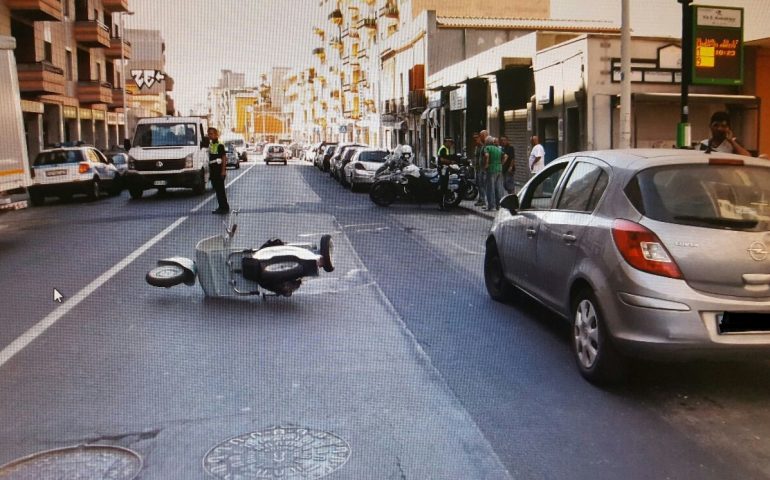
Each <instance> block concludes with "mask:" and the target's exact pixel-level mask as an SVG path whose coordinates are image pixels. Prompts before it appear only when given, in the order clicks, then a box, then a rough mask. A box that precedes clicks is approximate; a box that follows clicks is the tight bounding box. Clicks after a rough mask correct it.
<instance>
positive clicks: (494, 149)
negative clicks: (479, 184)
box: [484, 137, 508, 210]
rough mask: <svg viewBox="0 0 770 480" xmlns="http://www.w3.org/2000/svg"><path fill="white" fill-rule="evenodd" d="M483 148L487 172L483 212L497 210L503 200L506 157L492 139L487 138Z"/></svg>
mask: <svg viewBox="0 0 770 480" xmlns="http://www.w3.org/2000/svg"><path fill="white" fill-rule="evenodd" d="M485 144H486V145H485V146H484V170H485V171H486V172H487V175H486V176H487V185H486V189H485V190H486V192H485V193H486V194H487V205H486V207H484V210H499V209H500V200H501V199H502V198H503V192H504V189H503V173H502V172H503V163H504V162H505V160H506V159H507V158H508V156H507V155H505V154H504V153H503V151H502V150H500V147H498V146H497V145H495V139H494V137H487V139H486V142H485Z"/></svg>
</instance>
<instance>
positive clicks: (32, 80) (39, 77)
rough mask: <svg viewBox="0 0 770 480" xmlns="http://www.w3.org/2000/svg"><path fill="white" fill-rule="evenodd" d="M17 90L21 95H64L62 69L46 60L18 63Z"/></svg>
mask: <svg viewBox="0 0 770 480" xmlns="http://www.w3.org/2000/svg"><path fill="white" fill-rule="evenodd" d="M16 70H17V72H18V76H19V90H20V92H21V94H22V95H24V94H27V95H64V93H65V90H66V89H65V81H64V70H62V69H61V68H59V67H55V66H53V65H52V64H50V63H48V62H37V63H19V64H17V65H16Z"/></svg>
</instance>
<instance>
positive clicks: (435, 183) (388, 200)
mask: <svg viewBox="0 0 770 480" xmlns="http://www.w3.org/2000/svg"><path fill="white" fill-rule="evenodd" d="M449 168H450V175H449V186H448V188H447V191H446V193H445V194H443V195H442V193H441V175H440V174H439V171H438V170H437V169H433V168H419V167H418V166H417V165H414V164H413V163H411V162H410V161H409V158H408V157H407V158H404V157H403V156H399V155H396V154H394V155H393V156H392V158H391V159H390V160H388V161H387V162H385V164H384V165H383V166H382V167H380V168H379V169H378V170H377V173H376V174H375V179H374V183H373V184H372V187H371V189H370V190H369V198H370V199H371V200H372V201H373V202H374V203H376V204H377V205H379V206H382V207H387V206H389V205H390V204H392V203H393V202H395V201H396V200H398V199H402V200H408V201H417V202H437V203H439V202H440V203H439V204H440V205H441V206H442V207H444V208H450V207H456V206H457V205H459V204H460V202H461V201H462V200H463V198H464V195H466V192H467V190H468V189H469V188H471V183H469V180H468V179H467V178H465V176H464V175H461V174H460V172H461V167H460V166H459V165H455V164H453V165H450V167H449Z"/></svg>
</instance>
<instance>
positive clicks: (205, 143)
mask: <svg viewBox="0 0 770 480" xmlns="http://www.w3.org/2000/svg"><path fill="white" fill-rule="evenodd" d="M209 143H210V142H209V139H208V138H204V139H203V140H201V148H209Z"/></svg>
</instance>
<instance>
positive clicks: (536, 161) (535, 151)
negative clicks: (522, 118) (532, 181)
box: [529, 135, 545, 175]
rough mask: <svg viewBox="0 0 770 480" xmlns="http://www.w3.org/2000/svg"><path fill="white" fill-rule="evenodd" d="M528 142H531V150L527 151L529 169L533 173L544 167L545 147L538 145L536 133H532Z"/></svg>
mask: <svg viewBox="0 0 770 480" xmlns="http://www.w3.org/2000/svg"><path fill="white" fill-rule="evenodd" d="M529 143H530V144H532V150H530V152H529V171H530V172H532V175H534V174H536V173H537V172H539V171H540V170H542V169H543V168H544V167H545V149H544V148H543V146H542V145H540V139H539V138H538V137H537V135H532V138H530V139H529Z"/></svg>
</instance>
